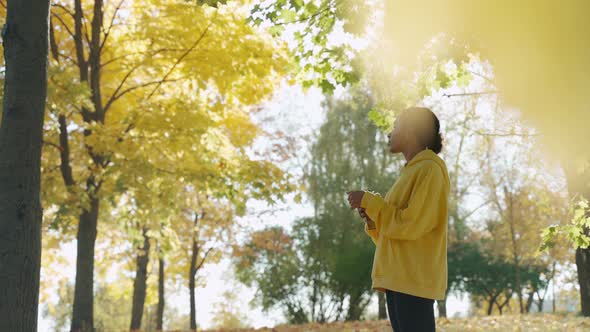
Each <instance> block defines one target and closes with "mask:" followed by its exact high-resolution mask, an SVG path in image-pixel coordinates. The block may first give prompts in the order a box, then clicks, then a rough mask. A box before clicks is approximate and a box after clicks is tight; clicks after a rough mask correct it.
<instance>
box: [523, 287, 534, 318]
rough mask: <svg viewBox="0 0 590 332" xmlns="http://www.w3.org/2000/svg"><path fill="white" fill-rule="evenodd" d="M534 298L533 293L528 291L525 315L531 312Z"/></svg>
mask: <svg viewBox="0 0 590 332" xmlns="http://www.w3.org/2000/svg"><path fill="white" fill-rule="evenodd" d="M534 296H535V292H534V291H530V292H529V293H528V295H527V299H526V306H525V310H526V313H527V314H528V313H529V312H531V306H532V305H533V297H534Z"/></svg>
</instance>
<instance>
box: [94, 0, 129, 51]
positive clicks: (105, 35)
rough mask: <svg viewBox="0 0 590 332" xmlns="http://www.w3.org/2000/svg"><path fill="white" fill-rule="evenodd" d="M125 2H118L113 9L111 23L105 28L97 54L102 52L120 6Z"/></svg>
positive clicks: (122, 0)
mask: <svg viewBox="0 0 590 332" xmlns="http://www.w3.org/2000/svg"><path fill="white" fill-rule="evenodd" d="M124 2H125V0H121V1H119V3H118V4H117V6H116V7H115V12H114V13H113V17H111V23H110V24H109V27H108V28H107V30H106V32H105V33H104V37H103V39H102V42H101V43H100V47H99V50H100V51H99V52H102V49H103V47H104V45H105V44H106V42H107V39H108V38H109V34H110V33H111V29H112V28H113V24H114V23H115V19H116V18H117V14H118V13H119V10H120V9H121V6H123V3H124Z"/></svg>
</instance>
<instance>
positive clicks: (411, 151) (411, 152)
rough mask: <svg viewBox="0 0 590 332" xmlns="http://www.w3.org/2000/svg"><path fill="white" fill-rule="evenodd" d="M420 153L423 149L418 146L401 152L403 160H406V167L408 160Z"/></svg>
mask: <svg viewBox="0 0 590 332" xmlns="http://www.w3.org/2000/svg"><path fill="white" fill-rule="evenodd" d="M422 151H424V148H423V147H418V146H414V147H410V148H408V149H405V150H404V151H402V153H403V154H404V158H406V165H407V163H409V162H410V160H412V158H414V157H415V156H416V155H417V154H418V153H420V152H422Z"/></svg>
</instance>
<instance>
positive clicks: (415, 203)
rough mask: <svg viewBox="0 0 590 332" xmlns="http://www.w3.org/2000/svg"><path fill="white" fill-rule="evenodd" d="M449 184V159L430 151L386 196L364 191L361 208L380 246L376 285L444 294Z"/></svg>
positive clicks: (428, 294) (375, 262)
mask: <svg viewBox="0 0 590 332" xmlns="http://www.w3.org/2000/svg"><path fill="white" fill-rule="evenodd" d="M449 187H450V183H449V175H448V173H447V168H446V165H445V162H444V161H443V160H442V159H441V158H440V157H439V156H438V155H437V154H436V153H434V152H433V151H431V150H429V149H426V150H423V151H421V152H419V153H418V154H416V155H415V156H414V158H412V159H411V160H410V161H409V162H408V163H407V164H406V165H405V166H404V167H403V169H402V171H401V174H400V177H399V178H398V180H397V181H396V182H395V184H394V185H393V187H391V189H389V191H388V192H387V194H386V195H385V199H383V198H382V197H381V196H380V195H379V194H374V193H370V192H365V194H364V195H363V199H362V201H361V207H362V208H365V209H366V213H367V215H368V217H369V218H371V220H373V221H374V226H375V227H374V229H370V228H373V227H370V225H369V224H368V223H367V224H365V231H366V232H367V234H368V235H369V236H370V237H371V239H372V240H373V242H374V243H375V245H376V249H375V257H374V259H373V271H372V273H371V277H372V279H373V286H372V288H373V289H376V290H379V291H382V292H384V291H385V290H386V289H389V290H393V291H396V292H400V293H405V294H410V295H414V296H419V297H424V298H429V299H434V300H442V299H443V298H444V297H445V291H446V289H447V208H448V207H447V206H448V197H449Z"/></svg>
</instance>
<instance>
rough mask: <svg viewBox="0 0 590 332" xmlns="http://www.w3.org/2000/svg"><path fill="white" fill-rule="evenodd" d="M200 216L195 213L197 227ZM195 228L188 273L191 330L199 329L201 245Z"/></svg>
mask: <svg viewBox="0 0 590 332" xmlns="http://www.w3.org/2000/svg"><path fill="white" fill-rule="evenodd" d="M198 220H199V217H198V215H196V214H195V225H194V227H195V229H196V228H197V223H198ZM195 232H196V231H195V230H193V243H192V249H191V265H190V268H189V269H190V270H189V273H188V288H189V292H190V307H191V312H190V315H191V326H190V329H191V331H196V330H197V304H196V298H195V275H196V273H197V258H198V257H199V245H198V243H197V238H196V235H195Z"/></svg>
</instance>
